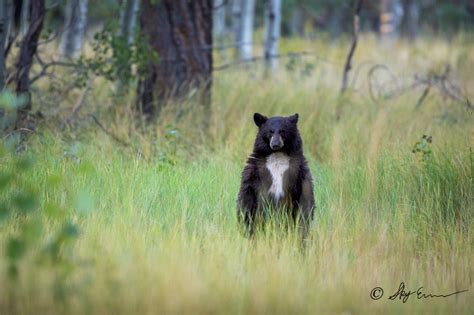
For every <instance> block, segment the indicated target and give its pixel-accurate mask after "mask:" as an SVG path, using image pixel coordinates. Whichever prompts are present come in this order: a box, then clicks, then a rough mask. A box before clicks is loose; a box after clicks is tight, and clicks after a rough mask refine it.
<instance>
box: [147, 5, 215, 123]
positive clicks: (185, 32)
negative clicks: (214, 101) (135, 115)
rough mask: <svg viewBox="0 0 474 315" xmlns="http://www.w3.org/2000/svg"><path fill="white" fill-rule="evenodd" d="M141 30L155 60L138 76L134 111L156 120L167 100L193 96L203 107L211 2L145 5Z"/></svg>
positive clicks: (207, 92) (208, 82)
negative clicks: (197, 97)
mask: <svg viewBox="0 0 474 315" xmlns="http://www.w3.org/2000/svg"><path fill="white" fill-rule="evenodd" d="M140 25H141V29H142V32H143V33H144V35H145V36H146V37H147V39H148V42H149V44H150V46H151V47H152V48H153V50H154V51H155V52H156V53H157V54H158V60H157V61H156V60H150V61H149V65H148V67H147V69H146V70H145V71H142V73H140V75H141V80H140V82H139V91H138V92H139V95H138V108H139V110H140V111H141V112H142V113H143V114H144V115H147V116H153V115H156V114H157V113H158V112H159V110H160V108H161V107H162V105H163V103H164V102H166V101H167V100H170V99H171V100H178V101H179V100H180V99H183V98H184V97H187V96H189V95H190V92H194V91H196V90H198V91H197V92H198V93H197V95H199V96H200V98H199V102H200V103H202V104H203V105H206V106H208V105H209V104H210V93H211V84H212V0H194V1H188V0H160V1H159V2H156V1H153V0H144V1H143V8H142V10H141V16H140Z"/></svg>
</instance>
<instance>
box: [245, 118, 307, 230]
mask: <svg viewBox="0 0 474 315" xmlns="http://www.w3.org/2000/svg"><path fill="white" fill-rule="evenodd" d="M253 119H254V121H255V124H256V125H257V126H258V133H257V137H256V139H255V144H254V147H253V152H252V154H251V155H250V156H249V158H248V159H247V164H246V166H245V168H244V171H243V172H242V179H241V185H240V191H239V196H238V200H237V215H238V218H239V222H241V223H243V224H244V226H245V228H246V231H247V233H249V234H250V235H253V234H254V233H255V228H256V226H257V223H258V222H262V220H264V219H265V211H266V210H265V209H269V208H270V209H273V210H277V211H281V210H283V211H287V214H288V216H289V217H290V218H291V219H292V220H293V222H294V223H298V226H299V228H300V230H301V233H302V236H303V238H305V237H306V236H307V233H308V230H309V224H310V222H311V220H312V219H313V216H314V196H313V182H312V177H311V172H310V170H309V168H308V164H307V162H306V159H305V157H304V155H303V143H302V140H301V136H300V133H299V131H298V127H297V123H298V114H294V115H293V116H290V117H279V116H276V117H270V118H267V117H265V116H263V115H261V114H259V113H255V114H254V116H253Z"/></svg>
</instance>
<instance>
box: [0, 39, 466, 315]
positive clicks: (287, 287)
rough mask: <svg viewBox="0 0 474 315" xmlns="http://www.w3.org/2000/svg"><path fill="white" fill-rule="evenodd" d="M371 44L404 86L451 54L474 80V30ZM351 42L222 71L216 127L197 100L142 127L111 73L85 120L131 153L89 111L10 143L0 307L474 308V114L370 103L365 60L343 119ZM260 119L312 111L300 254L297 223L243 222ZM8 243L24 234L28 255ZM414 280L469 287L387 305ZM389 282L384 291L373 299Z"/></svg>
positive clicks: (370, 56)
mask: <svg viewBox="0 0 474 315" xmlns="http://www.w3.org/2000/svg"><path fill="white" fill-rule="evenodd" d="M360 45H361V47H359V48H358V50H357V52H356V56H355V58H356V60H355V62H356V63H357V64H359V63H362V62H363V61H364V60H371V62H372V63H374V64H375V63H386V64H388V65H389V66H390V67H391V69H392V71H394V72H395V73H396V75H397V76H399V77H400V78H405V79H406V78H409V77H410V75H412V74H413V73H426V72H427V71H429V70H430V69H441V68H442V66H441V65H442V64H443V63H444V62H449V63H450V64H452V65H453V67H454V70H453V71H455V73H456V75H457V76H458V77H459V78H460V80H462V82H463V84H464V85H463V86H464V87H465V88H466V90H467V91H469V90H471V91H472V88H473V87H474V77H473V76H472V73H470V69H472V68H473V66H474V59H473V55H472V49H473V46H472V41H471V42H469V40H467V39H463V38H458V39H455V40H454V41H453V42H452V43H446V42H443V41H439V40H420V41H418V42H415V43H414V44H409V43H403V42H401V43H395V44H394V45H395V48H396V49H394V48H393V47H392V48H390V49H388V48H384V47H379V45H378V43H377V41H376V40H375V39H373V38H370V37H363V38H362V39H361V42H360ZM346 46H347V45H346V44H345V43H342V42H341V43H332V44H328V43H327V42H322V41H315V42H311V43H310V42H305V41H296V40H295V41H291V40H289V41H284V42H283V43H282V48H283V51H291V50H293V49H304V48H310V49H314V50H315V51H318V52H319V54H320V55H321V56H325V57H326V58H327V59H330V60H332V61H334V62H335V63H336V64H328V63H326V62H322V61H317V60H316V59H309V60H310V61H311V62H313V63H314V64H315V69H314V72H313V73H312V74H311V76H303V77H301V76H300V74H299V72H298V71H296V72H288V71H286V70H285V66H284V64H285V62H286V61H282V64H281V66H280V68H281V69H280V72H279V73H278V74H277V75H276V76H275V78H273V79H271V80H270V79H264V78H263V77H262V74H261V72H260V69H259V68H258V67H253V68H251V69H243V70H235V69H233V70H228V71H223V72H219V73H216V77H215V80H214V90H213V96H214V97H213V105H212V116H211V117H208V119H209V130H208V132H207V134H206V132H205V131H203V130H202V128H200V126H199V124H197V123H196V122H195V121H196V119H198V118H196V117H199V116H200V114H201V113H200V111H199V109H198V108H194V107H193V106H191V105H188V104H184V105H182V106H180V108H179V109H166V110H165V111H164V112H163V115H162V116H161V118H160V119H159V121H157V122H156V123H154V124H153V125H151V126H149V127H148V129H147V130H146V131H143V130H142V127H141V126H140V125H139V124H137V123H136V122H134V121H132V120H131V119H129V118H127V117H129V112H130V108H131V106H132V105H133V104H132V103H131V102H130V104H129V103H128V101H123V103H118V104H112V100H111V98H109V97H108V96H107V95H105V94H104V90H106V89H104V88H103V87H105V86H106V84H105V83H103V82H98V83H97V86H96V88H95V89H94V91H93V94H92V96H91V97H90V99H89V104H88V105H87V106H86V107H85V108H84V112H83V113H82V114H83V115H84V117H87V116H86V114H88V113H90V112H93V113H95V114H96V115H99V117H100V119H102V120H103V122H105V123H104V124H105V125H106V127H107V128H108V129H109V130H110V132H113V133H114V134H115V135H116V136H117V137H120V138H121V139H123V140H125V141H127V142H128V143H130V145H129V146H127V147H125V146H122V145H120V144H118V143H117V142H115V141H114V140H113V139H111V137H109V136H108V135H107V134H105V133H104V132H102V131H101V130H100V129H98V128H96V127H95V125H93V124H88V123H86V122H87V120H86V119H85V118H84V121H85V122H84V123H82V124H81V125H79V126H77V127H76V128H75V129H66V130H65V131H63V132H62V133H60V132H59V131H57V130H55V129H54V128H51V126H53V127H54V126H56V125H57V119H58V118H60V117H61V116H59V117H52V118H50V119H49V120H47V121H46V122H44V124H43V125H42V126H41V127H40V129H39V132H38V134H37V135H35V136H33V137H31V138H30V140H29V142H28V145H27V150H26V151H25V152H24V153H22V154H21V155H17V154H15V153H12V152H11V151H9V150H8V149H4V150H3V153H2V155H1V157H0V174H2V176H5V175H8V174H11V178H10V180H8V181H7V180H4V182H5V183H6V184H5V185H4V186H2V185H0V189H1V190H0V204H1V205H4V209H3V212H0V213H2V214H5V213H6V215H4V216H2V219H1V220H2V221H1V223H0V224H1V227H2V228H1V230H0V253H1V255H0V270H1V272H0V283H1V285H0V314H63V313H71V314H157V313H189V314H196V313H224V314H227V313H268V314H274V313H277V314H290V313H292V314H294V313H298V314H300V313H308V314H315V313H326V314H342V313H345V314H366V313H393V314H399V313H407V314H413V313H428V314H432V313H454V314H470V313H472V310H473V309H474V298H473V297H474V295H473V294H474V293H473V292H474V288H473V282H472V281H473V280H472V279H473V276H474V264H473V261H474V251H473V245H474V238H473V234H472V229H473V227H474V225H473V210H474V209H473V201H474V200H473V197H474V193H473V192H474V189H473V188H474V182H473V171H474V169H473V168H474V155H473V154H474V153H473V151H472V150H473V149H472V148H473V145H474V143H473V135H474V118H473V113H472V112H470V111H469V110H466V109H465V108H464V107H463V106H462V105H460V104H458V103H455V102H453V101H450V100H446V99H443V98H442V97H441V96H440V95H439V94H437V93H436V92H433V93H432V94H430V95H429V96H428V98H427V99H426V100H425V102H424V104H423V105H422V107H421V108H420V109H418V110H415V109H414V107H415V104H416V101H417V99H418V97H419V95H420V94H421V91H411V92H408V93H406V94H404V95H402V96H400V97H398V98H395V99H390V100H383V99H379V100H377V101H376V102H374V101H373V100H371V99H370V97H369V96H368V90H367V85H366V79H365V76H366V74H367V71H368V68H365V69H364V68H361V70H360V73H361V74H360V79H359V80H357V81H356V86H354V89H353V90H351V91H350V92H349V94H348V95H347V96H346V97H345V101H344V105H343V111H342V118H341V119H340V120H339V121H336V120H335V118H334V117H335V104H336V102H337V91H338V86H339V85H338V84H339V81H340V69H341V68H342V67H339V64H342V63H343V60H344V54H345V51H346V49H347V47H346ZM427 51H429V52H431V53H430V54H428V53H427ZM468 52H471V54H469V53H468ZM352 74H354V72H352ZM469 88H470V89H469ZM471 95H472V92H471ZM471 99H472V97H471ZM61 106H62V107H61V109H62V111H63V112H64V113H65V114H64V115H67V114H68V110H67V109H68V103H67V101H65V102H64V104H62V105H61ZM112 106H113V107H114V108H115V112H114V114H112V115H111V114H108V112H109V111H108V109H107V107H112ZM45 110H47V109H45ZM255 111H260V112H262V113H264V114H267V115H273V114H284V115H289V114H292V113H294V112H298V113H299V114H300V122H299V124H300V130H301V133H302V137H303V140H304V145H305V153H306V156H307V158H308V160H309V164H310V168H311V171H312V173H313V177H314V186H315V187H314V189H315V196H316V202H317V212H316V217H315V222H314V224H313V226H312V230H311V239H310V241H309V243H308V244H307V248H306V252H305V253H302V252H301V251H300V248H299V246H298V239H297V237H296V236H295V234H294V233H281V231H279V230H278V229H276V228H274V227H272V226H270V227H269V228H267V229H266V232H265V233H261V234H260V235H259V236H258V237H257V239H256V240H255V241H254V242H252V241H249V240H247V239H245V238H244V237H243V236H242V235H241V233H240V231H239V229H238V226H237V218H236V210H235V202H236V196H237V191H238V188H239V180H240V172H241V170H242V168H243V166H244V163H245V159H246V156H247V154H248V153H250V150H251V148H252V142H253V139H254V135H255V131H256V128H255V127H254V125H253V122H252V114H253V113H254V112H255ZM424 134H427V135H431V136H432V138H433V142H432V143H430V144H426V146H427V147H426V148H423V150H424V151H425V152H431V153H426V156H425V157H423V152H418V153H416V154H415V153H412V149H413V148H414V146H415V145H416V143H417V142H418V141H420V139H421V137H422V135H424ZM3 144H4V147H6V146H7V145H8V143H7V141H6V140H4V143H3ZM28 161H34V162H33V163H32V165H29V163H27V162H28ZM2 178H5V177H2ZM1 183H2V181H1V180H0V184H1ZM19 192H24V193H25V195H20V197H21V196H24V197H25V196H26V197H28V196H29V197H31V198H33V199H31V198H30V199H31V200H30V199H28V198H26V197H25V198H23V199H22V198H19V195H18V193H19ZM35 198H36V199H35ZM0 210H1V209H0ZM76 229H77V231H76ZM76 232H77V233H78V234H77V235H76ZM12 239H16V240H21V242H22V244H23V245H22V246H23V247H22V248H24V250H23V251H22V255H19V256H18V258H12V257H16V256H15V255H14V254H15V253H16V251H18V250H20V251H21V249H19V248H20V247H21V246H20V247H19V246H13V245H11V240H12ZM8 244H10V245H8ZM12 251H13V252H12ZM8 253H10V256H8V255H7V254H8ZM9 257H10V258H9ZM12 264H13V265H15V266H16V267H17V274H16V275H15V274H14V273H13V271H12ZM402 281H403V282H405V283H406V284H407V289H409V290H416V289H417V288H418V287H420V286H423V287H424V289H423V291H424V292H425V293H426V294H428V293H433V294H448V293H451V292H454V291H458V290H464V289H468V290H469V292H467V293H462V294H460V295H457V296H452V297H448V298H438V299H427V300H418V299H417V298H416V296H412V297H410V298H409V300H408V301H407V303H402V302H401V301H399V300H396V301H392V300H388V299H387V297H388V296H389V295H391V294H393V293H395V292H396V291H397V289H398V286H399V285H400V282H402ZM377 286H379V287H382V288H383V289H384V290H385V295H384V296H383V298H382V299H380V300H377V301H374V300H372V299H370V297H369V293H370V291H371V290H372V289H373V288H374V287H377Z"/></svg>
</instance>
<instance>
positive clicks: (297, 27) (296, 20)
mask: <svg viewBox="0 0 474 315" xmlns="http://www.w3.org/2000/svg"><path fill="white" fill-rule="evenodd" d="M304 26H305V15H304V12H303V9H302V8H301V6H300V5H298V4H296V5H295V6H294V8H293V10H292V12H291V21H290V34H291V36H299V37H303V36H304Z"/></svg>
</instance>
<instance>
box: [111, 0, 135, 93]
mask: <svg viewBox="0 0 474 315" xmlns="http://www.w3.org/2000/svg"><path fill="white" fill-rule="evenodd" d="M139 10H140V6H139V1H138V0H123V1H122V4H121V10H120V28H119V33H118V36H119V39H120V41H121V43H123V45H124V46H125V47H121V48H124V49H126V52H127V53H129V52H130V50H127V47H129V46H130V45H132V44H133V42H134V40H135V34H136V26H137V18H138V13H139ZM127 58H128V60H126V61H125V60H124V62H123V64H121V65H119V66H118V68H117V69H116V74H117V84H116V86H115V95H116V96H123V95H124V94H126V92H127V91H128V86H129V81H130V78H131V73H132V71H131V68H130V62H129V61H130V54H128V55H127Z"/></svg>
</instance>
